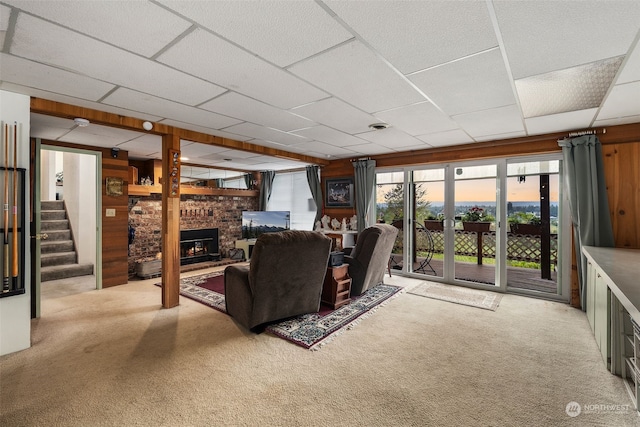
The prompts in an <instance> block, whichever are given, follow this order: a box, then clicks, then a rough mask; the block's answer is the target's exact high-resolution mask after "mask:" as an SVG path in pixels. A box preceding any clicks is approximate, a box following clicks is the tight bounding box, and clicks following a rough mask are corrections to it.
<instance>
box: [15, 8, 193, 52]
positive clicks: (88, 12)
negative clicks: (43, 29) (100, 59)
mask: <svg viewBox="0 0 640 427" xmlns="http://www.w3.org/2000/svg"><path fill="white" fill-rule="evenodd" d="M6 3H7V4H10V5H13V6H16V7H18V8H20V9H21V10H24V11H27V12H29V13H32V14H34V15H37V16H41V17H45V18H46V19H48V20H49V21H53V22H56V23H59V24H60V25H62V26H64V27H67V28H70V29H73V30H76V31H78V32H80V33H83V34H87V35H89V36H92V37H94V38H97V39H101V40H104V41H106V42H108V43H110V44H113V45H116V46H118V47H121V48H123V49H127V50H129V51H132V52H135V53H138V54H140V55H143V56H147V57H149V56H152V55H154V54H155V53H156V52H158V51H159V50H160V49H162V48H163V47H164V46H165V45H167V44H168V43H169V42H171V41H172V40H173V39H175V38H176V37H178V36H179V35H180V34H181V33H183V32H184V31H186V30H187V29H188V28H189V27H190V26H191V23H190V22H189V21H186V20H185V19H182V18H180V17H179V16H177V15H176V14H174V13H171V12H169V11H168V10H166V9H164V8H162V7H159V6H157V5H155V4H153V3H151V2H143V1H114V2H111V1H103V2H93V1H56V2H50V1H17V0H8V1H6Z"/></svg>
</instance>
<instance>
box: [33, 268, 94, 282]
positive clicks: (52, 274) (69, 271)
mask: <svg viewBox="0 0 640 427" xmlns="http://www.w3.org/2000/svg"><path fill="white" fill-rule="evenodd" d="M91 274H93V264H66V265H56V266H49V267H42V268H41V269H40V281H41V282H47V281H49V280H57V279H66V278H68V277H78V276H88V275H91Z"/></svg>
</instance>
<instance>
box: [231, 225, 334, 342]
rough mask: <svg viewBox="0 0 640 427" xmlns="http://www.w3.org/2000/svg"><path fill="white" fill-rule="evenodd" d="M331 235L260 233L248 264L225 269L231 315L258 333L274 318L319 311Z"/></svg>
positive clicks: (301, 232)
mask: <svg viewBox="0 0 640 427" xmlns="http://www.w3.org/2000/svg"><path fill="white" fill-rule="evenodd" d="M330 252H331V239H330V238H328V237H326V236H324V235H323V234H322V233H319V232H315V231H302V230H288V231H282V232H278V233H266V234H262V235H260V236H259V237H258V239H257V240H256V243H255V246H254V248H253V252H252V255H251V262H250V264H249V265H248V266H246V265H245V266H238V265H230V266H228V267H227V268H226V269H225V270H224V292H225V300H226V308H227V313H228V314H229V315H230V316H232V317H233V318H234V319H235V320H236V321H237V322H238V323H239V324H241V325H242V326H244V327H245V328H247V329H250V330H253V331H254V332H259V331H260V330H261V329H262V327H264V326H265V325H266V324H268V323H270V322H274V321H277V320H282V319H286V318H289V317H293V316H297V315H300V314H306V313H315V312H318V311H319V309H320V296H321V294H322V285H323V282H324V276H325V274H326V272H327V264H328V260H329V254H330Z"/></svg>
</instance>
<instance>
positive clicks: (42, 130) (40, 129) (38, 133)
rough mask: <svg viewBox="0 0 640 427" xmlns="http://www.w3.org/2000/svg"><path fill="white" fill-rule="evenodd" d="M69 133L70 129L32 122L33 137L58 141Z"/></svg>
mask: <svg viewBox="0 0 640 427" xmlns="http://www.w3.org/2000/svg"><path fill="white" fill-rule="evenodd" d="M67 133H69V130H68V129H62V128H57V127H53V126H48V125H47V126H40V125H34V124H33V123H31V128H30V130H29V136H30V137H31V138H41V139H47V140H51V141H58V139H59V138H61V137H63V136H64V135H66V134H67Z"/></svg>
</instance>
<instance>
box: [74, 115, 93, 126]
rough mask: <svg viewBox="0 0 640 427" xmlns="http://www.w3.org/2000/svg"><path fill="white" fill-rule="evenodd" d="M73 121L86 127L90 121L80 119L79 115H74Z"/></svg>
mask: <svg viewBox="0 0 640 427" xmlns="http://www.w3.org/2000/svg"><path fill="white" fill-rule="evenodd" d="M73 122H74V123H75V124H77V125H78V126H80V127H81V128H84V127H87V126H89V124H90V123H91V122H90V121H89V120H87V119H81V118H80V117H76V118H75V119H73Z"/></svg>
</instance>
